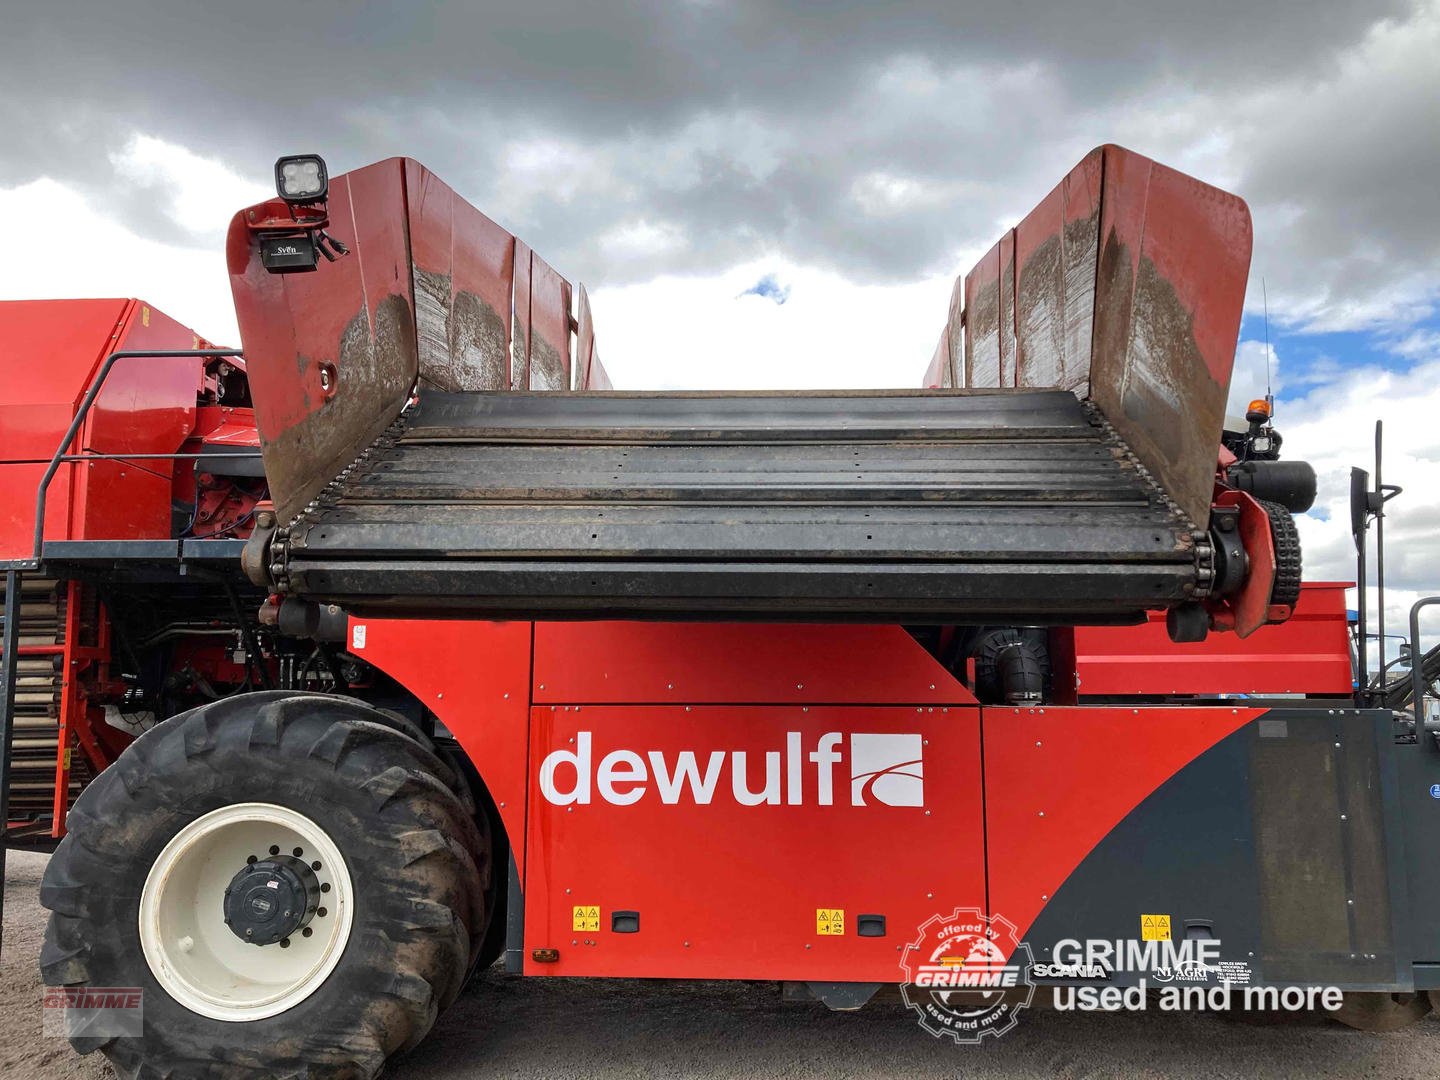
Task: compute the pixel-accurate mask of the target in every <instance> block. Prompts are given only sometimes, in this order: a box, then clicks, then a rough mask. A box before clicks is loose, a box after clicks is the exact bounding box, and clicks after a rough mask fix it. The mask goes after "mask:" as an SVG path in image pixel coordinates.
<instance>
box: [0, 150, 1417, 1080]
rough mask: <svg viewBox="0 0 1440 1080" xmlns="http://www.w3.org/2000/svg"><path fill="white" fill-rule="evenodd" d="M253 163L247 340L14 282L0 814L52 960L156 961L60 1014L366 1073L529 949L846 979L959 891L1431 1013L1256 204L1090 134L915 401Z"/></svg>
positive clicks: (116, 1046) (1014, 949) (260, 1058)
mask: <svg viewBox="0 0 1440 1080" xmlns="http://www.w3.org/2000/svg"><path fill="white" fill-rule="evenodd" d="M277 186H278V191H279V195H280V197H279V198H277V199H275V200H272V201H270V202H267V203H264V204H261V205H258V206H255V207H252V208H249V209H247V210H244V211H242V212H241V213H240V214H238V215H237V216H236V218H235V219H234V222H233V223H232V225H231V230H230V235H229V241H228V249H227V255H228V261H229V268H230V274H231V281H232V286H233V290H234V295H235V301H236V310H237V313H238V315H239V320H240V326H241V332H242V337H243V339H244V343H245V354H244V357H243V359H242V358H241V357H240V356H239V355H238V354H236V353H234V352H233V351H229V350H217V349H208V348H203V347H202V346H204V345H205V343H203V342H201V341H199V340H198V339H197V338H195V337H194V336H193V335H191V334H190V333H189V331H185V330H183V329H181V328H179V327H178V326H177V325H176V324H174V323H172V322H170V320H168V319H166V318H164V317H163V316H160V315H159V314H158V313H157V312H154V311H152V310H150V309H148V308H147V307H146V306H145V305H142V304H139V303H138V302H134V301H114V302H110V301H105V302H101V301H94V302H88V301H87V302H70V303H57V304H56V305H54V306H48V307H47V306H43V305H38V304H9V305H0V349H3V350H4V351H3V352H0V365H3V368H4V370H5V371H6V373H7V386H13V387H15V389H14V390H7V391H6V395H7V397H8V399H9V400H6V401H3V402H0V410H3V411H0V419H3V425H4V426H3V442H0V452H3V454H4V461H3V463H0V484H4V485H5V489H6V492H7V494H8V495H9V498H8V499H7V500H6V505H7V507H8V508H9V509H8V510H7V512H6V513H7V517H6V518H5V519H4V520H3V522H0V526H3V528H0V545H3V549H4V550H3V551H0V554H3V555H5V556H6V557H7V561H6V562H5V569H6V571H7V579H6V581H7V586H6V587H7V593H6V624H5V631H6V634H5V639H4V643H5V653H4V658H5V662H6V668H5V672H6V678H5V687H6V697H7V701H6V709H5V718H6V725H7V727H6V734H7V743H6V745H7V746H9V745H10V743H9V736H10V734H12V733H13V735H14V738H15V742H14V746H15V750H14V758H13V761H9V764H10V765H11V768H10V769H9V770H8V771H7V773H6V775H7V776H8V777H9V780H10V788H11V791H12V807H13V809H12V811H11V813H10V814H9V818H10V819H11V821H12V830H13V829H16V828H21V829H29V830H32V831H35V830H47V829H48V830H49V831H51V832H52V833H54V834H56V835H59V834H60V833H62V832H65V831H67V830H68V835H66V836H65V838H64V840H63V841H62V843H61V844H60V846H59V848H58V850H57V852H56V854H55V856H54V858H53V859H52V861H51V863H50V866H49V869H48V871H47V874H46V878H45V883H44V886H43V890H42V899H43V901H44V902H45V904H46V905H47V906H48V907H49V908H51V910H52V912H53V915H52V918H51V923H50V927H49V930H48V932H47V938H46V944H45V948H44V952H43V955H42V969H43V973H44V976H45V979H46V982H47V983H49V984H51V985H63V986H80V987H85V986H138V987H140V988H141V989H142V991H143V995H144V1022H143V1030H139V1031H136V1032H133V1033H125V1034H114V1033H107V1032H106V1031H104V1030H100V1029H96V1030H95V1031H94V1032H93V1033H87V1032H85V1031H77V1032H76V1033H75V1035H74V1040H73V1041H74V1042H75V1045H76V1046H77V1048H78V1049H80V1050H82V1051H89V1050H93V1049H97V1048H98V1049H101V1050H103V1051H104V1052H105V1053H106V1054H107V1055H108V1056H109V1057H110V1058H111V1060H112V1061H113V1062H115V1064H116V1065H117V1066H118V1067H119V1068H120V1069H121V1070H122V1071H125V1072H127V1073H128V1072H135V1071H137V1070H146V1069H149V1070H154V1071H156V1072H159V1073H164V1072H166V1071H167V1070H168V1071H169V1072H170V1073H171V1074H173V1075H177V1076H180V1075H185V1076H190V1075H194V1076H255V1075H277V1076H278V1075H289V1074H292V1073H294V1072H297V1071H306V1072H307V1075H314V1076H370V1075H375V1074H376V1073H378V1072H379V1070H380V1069H381V1068H382V1067H383V1065H384V1063H385V1061H386V1060H387V1058H389V1057H390V1056H391V1055H393V1054H396V1053H399V1052H401V1051H403V1050H404V1049H406V1048H408V1047H410V1046H413V1045H414V1044H415V1043H416V1042H417V1041H418V1040H419V1039H420V1038H422V1037H423V1036H424V1035H425V1033H426V1032H427V1031H428V1030H429V1029H430V1027H431V1025H432V1024H433V1022H434V1020H435V1017H436V1015H437V1014H438V1012H439V1011H440V1010H441V1009H443V1008H444V1007H446V1006H447V1005H448V1004H449V1003H450V1002H451V1001H453V1000H454V999H455V997H456V995H457V994H458V993H459V991H460V989H461V987H462V985H463V984H464V983H465V981H466V979H467V978H468V977H470V975H471V974H472V973H474V972H475V971H476V970H477V969H480V968H484V967H488V966H489V965H491V964H493V963H494V962H496V961H497V960H499V959H500V958H501V957H502V956H503V958H504V963H505V966H506V968H507V969H508V970H510V971H512V972H518V973H524V974H526V975H535V976H556V975H585V976H641V977H655V978H745V979H773V980H775V981H777V982H780V983H783V984H785V986H786V987H787V988H788V989H790V990H792V991H794V992H796V993H804V994H809V995H813V996H814V997H818V998H820V999H821V1000H823V1001H825V1002H826V1003H827V1004H830V1005H832V1006H834V1007H857V1006H858V1005H859V1004H862V1003H863V1002H864V1001H865V1000H866V999H867V998H868V997H869V995H870V994H871V993H873V991H874V990H875V989H876V988H877V987H878V986H880V985H882V984H884V983H896V982H903V981H905V980H906V976H905V973H904V969H903V968H902V966H901V964H902V961H903V960H905V959H906V957H907V955H908V954H907V952H906V948H905V947H906V945H907V943H909V942H910V941H911V939H912V938H914V937H915V936H916V934H917V932H918V928H920V927H921V926H922V925H923V924H925V923H927V921H929V920H930V919H931V918H932V917H933V916H935V915H937V914H941V915H945V914H949V913H950V912H952V911H955V910H964V909H973V910H974V911H975V912H977V913H984V918H985V919H987V920H993V924H994V925H1001V924H1002V922H1003V924H1004V925H1007V926H1011V927H1013V928H1014V934H1015V942H1014V943H1013V945H1012V946H1007V947H1006V949H1005V951H1006V953H1007V959H1008V960H1009V961H1011V962H1012V963H1013V964H1018V963H1019V957H1020V953H1021V951H1022V950H1024V951H1026V952H1027V954H1028V955H1029V957H1030V958H1031V959H1032V960H1033V961H1034V963H1035V965H1037V966H1034V967H1033V968H1032V969H1031V970H1033V971H1034V972H1042V971H1047V970H1050V971H1052V972H1053V968H1048V967H1047V966H1046V964H1048V961H1049V960H1051V959H1052V958H1053V950H1055V949H1056V947H1057V944H1058V943H1059V942H1060V941H1062V940H1064V939H1086V938H1092V939H1104V940H1109V941H1117V940H1129V939H1140V938H1150V939H1152V940H1153V939H1154V938H1155V937H1156V936H1157V935H1158V929H1157V928H1158V927H1159V925H1160V922H1158V921H1157V920H1161V919H1162V918H1163V926H1164V928H1165V929H1164V937H1165V939H1166V940H1174V941H1199V940H1204V941H1215V942H1218V943H1219V944H1218V945H1217V946H1216V947H1217V948H1218V949H1219V951H1220V955H1221V958H1222V960H1223V962H1224V963H1225V965H1227V967H1226V971H1227V972H1230V973H1231V974H1233V975H1235V976H1236V977H1237V978H1238V975H1239V973H1240V972H1243V973H1244V978H1245V979H1246V980H1248V982H1249V983H1250V984H1251V985H1265V986H1275V987H1286V986H1295V985H1309V984H1328V985H1336V986H1340V987H1342V988H1344V989H1345V990H1347V991H1349V992H1351V993H1352V994H1353V997H1352V999H1351V1000H1350V1002H1349V1003H1348V1004H1347V1006H1346V1010H1345V1011H1343V1012H1342V1018H1344V1019H1347V1020H1349V1021H1351V1022H1355V1023H1362V1024H1368V1026H1372V1027H1375V1026H1393V1025H1394V1024H1396V1023H1398V1022H1400V1021H1402V1020H1405V1019H1410V1018H1413V1017H1416V1016H1419V1015H1423V1014H1424V1013H1425V1012H1426V1011H1428V1010H1429V1007H1430V1003H1429V999H1428V997H1427V995H1426V993H1425V991H1427V990H1429V989H1431V988H1432V987H1440V915H1436V914H1434V913H1433V911H1432V909H1433V905H1429V904H1427V903H1425V902H1424V901H1425V898H1426V897H1427V896H1428V894H1429V884H1430V882H1431V880H1432V878H1433V877H1434V874H1435V871H1434V869H1433V867H1432V865H1431V863H1432V860H1429V859H1428V857H1427V852H1428V844H1429V842H1430V841H1431V838H1432V836H1433V833H1432V831H1431V830H1430V829H1429V824H1430V823H1429V816H1430V815H1433V814H1434V813H1436V812H1437V810H1436V809H1435V807H1436V805H1437V803H1436V800H1435V799H1433V798H1432V797H1431V795H1430V794H1429V791H1430V787H1431V785H1432V784H1440V758H1437V755H1436V750H1437V748H1436V746H1435V742H1434V740H1433V739H1432V738H1431V737H1430V732H1429V730H1428V729H1427V728H1426V727H1425V726H1424V725H1423V723H1422V724H1421V725H1418V727H1417V725H1416V723H1415V722H1414V721H1413V720H1412V719H1407V718H1406V717H1405V716H1404V715H1403V714H1397V713H1395V712H1393V711H1391V710H1389V709H1357V708H1355V707H1354V704H1355V702H1354V699H1353V696H1352V686H1353V682H1352V679H1353V676H1352V673H1351V663H1350V656H1349V650H1350V645H1349V633H1348V628H1347V623H1346V618H1345V611H1344V592H1343V588H1344V587H1343V585H1327V584H1316V585H1309V586H1306V587H1304V588H1302V587H1301V585H1300V579H1299V551H1298V546H1297V544H1296V541H1295V532H1294V524H1293V521H1292V520H1291V517H1290V514H1291V512H1292V511H1301V510H1304V509H1306V508H1307V507H1308V505H1309V500H1310V499H1311V498H1313V494H1314V475H1313V473H1312V472H1309V470H1308V469H1307V468H1306V467H1305V466H1303V465H1299V464H1297V463H1293V462H1280V461H1275V460H1273V458H1274V454H1273V452H1271V451H1270V450H1267V449H1266V447H1267V446H1271V445H1273V442H1274V440H1273V432H1271V431H1270V429H1269V427H1268V420H1267V418H1266V416H1265V415H1264V413H1263V410H1262V411H1257V412H1256V413H1255V414H1254V415H1253V416H1252V417H1251V423H1250V426H1249V429H1248V430H1246V431H1237V432H1228V433H1227V432H1224V431H1223V424H1224V418H1223V406H1224V402H1225V399H1226V395H1227V392H1228V384H1229V377H1230V367H1231V362H1232V358H1233V350H1234V345H1235V341H1236V337H1237V334H1238V329H1239V320H1240V315H1241V307H1242V303H1243V298H1244V290H1245V280H1246V274H1247V268H1248V262H1249V246H1250V233H1249V218H1248V213H1247V211H1246V209H1245V207H1244V204H1243V203H1241V202H1240V201H1239V200H1238V199H1236V198H1234V197H1233V196H1230V195H1227V194H1225V193H1223V192H1220V191H1217V190H1216V189H1214V188H1211V187H1208V186H1206V185H1204V184H1201V183H1199V182H1197V181H1195V180H1193V179H1191V178H1188V177H1185V176H1183V175H1181V174H1179V173H1177V172H1174V171H1173V170H1170V169H1167V168H1165V167H1163V166H1160V165H1157V164H1155V163H1153V162H1151V161H1148V160H1146V159H1144V158H1142V157H1139V156H1138V155H1135V154H1131V153H1128V152H1126V151H1123V150H1120V149H1118V148H1116V147H1105V148H1102V149H1099V150H1096V151H1095V152H1093V153H1092V154H1091V155H1089V156H1088V157H1086V159H1085V160H1084V161H1083V162H1081V163H1080V165H1079V166H1077V168H1076V169H1075V170H1073V171H1072V172H1071V173H1070V174H1069V175H1068V176H1067V177H1066V179H1065V180H1064V181H1063V182H1062V183H1061V185H1060V186H1059V187H1057V188H1056V189H1055V190H1054V191H1053V192H1052V193H1051V194H1050V195H1049V196H1048V197H1047V198H1046V199H1045V200H1044V201H1043V202H1042V203H1041V204H1040V206H1039V207H1037V209H1036V210H1035V211H1034V212H1033V213H1032V214H1031V215H1030V216H1029V217H1027V218H1026V219H1025V220H1024V221H1023V222H1022V223H1021V224H1020V225H1019V226H1017V227H1016V228H1015V229H1014V230H1012V231H1011V232H1009V233H1007V234H1006V236H1005V237H1004V238H1003V239H1002V240H1001V242H1000V243H999V244H998V245H997V246H996V247H995V248H994V249H993V250H992V251H991V252H990V253H989V254H988V255H987V256H986V257H985V259H983V260H982V261H981V263H980V264H979V265H978V266H977V267H976V268H975V269H974V270H973V271H972V272H971V273H969V274H968V275H966V276H965V277H963V278H961V279H960V280H959V281H957V283H956V288H955V292H954V298H953V300H952V304H951V310H950V315H949V319H948V322H947V325H946V329H945V332H944V333H943V335H942V338H941V341H940V345H939V347H938V348H937V350H936V353H935V357H934V360H933V361H932V363H931V366H930V370H929V372H928V374H927V376H926V380H925V381H926V385H927V388H926V389H923V390H914V391H906V390H896V391H884V392H878V391H877V392H859V393H856V392H849V393H839V392H826V391H806V392H803V393H794V394H719V393H715V394H710V393H705V394H701V393H686V394H674V393H666V394H653V393H651V394H647V393H635V392H619V391H613V390H611V389H610V388H609V383H608V380H607V379H606V377H605V373H604V369H603V368H602V367H601V365H600V362H599V359H598V356H597V354H596V350H595V336H594V330H593V326H592V323H591V319H590V312H589V305H588V302H587V300H586V298H585V294H584V290H583V289H580V290H578V291H577V293H576V295H572V289H571V286H570V284H569V283H568V282H566V281H565V280H564V279H563V278H561V277H560V276H559V275H558V274H556V273H555V271H553V270H552V269H551V268H550V267H549V266H548V265H547V264H546V263H545V262H544V261H543V260H541V259H540V258H539V257H538V256H537V255H535V254H534V253H533V252H532V251H531V250H530V249H529V248H528V247H526V246H525V245H524V244H523V243H521V242H520V241H518V240H517V239H515V238H514V237H513V236H511V235H510V234H509V233H507V232H506V231H505V230H503V229H501V228H500V227H499V226H497V225H495V224H494V223H493V222H491V221H489V220H488V219H487V218H485V217H484V216H483V215H481V214H480V213H479V212H478V211H476V210H475V209H474V208H472V207H470V206H469V205H468V204H466V203H465V202H464V201H463V200H462V199H461V198H460V197H459V196H457V195H456V194H455V193H454V192H453V191H451V189H449V188H448V187H446V186H445V185H444V184H443V183H441V182H440V181H439V180H438V179H436V178H435V177H434V176H433V175H431V174H430V173H429V172H427V171H426V170H425V169H424V168H422V167H421V166H420V165H418V164H417V163H415V162H413V161H409V160H403V159H392V160H389V161H385V162H381V163H379V164H376V165H372V166H370V167H368V168H364V169H360V170H357V171H355V172H352V173H348V174H346V175H344V176H339V177H335V178H334V179H333V180H331V179H329V178H328V177H327V176H326V173H325V168H324V164H323V162H321V161H320V160H319V159H318V158H304V157H302V158H292V159H282V160H281V162H280V163H278V164H277ZM322 257H323V261H321V260H322ZM572 312H573V313H574V314H573V315H572ZM17 328H18V329H17ZM170 352H178V353H183V354H184V355H173V356H167V355H165V354H166V353H170ZM130 354H144V355H130ZM12 373H16V374H18V375H19V377H18V378H15V377H12ZM257 446H258V448H259V452H260V453H261V454H262V455H263V465H264V468H263V471H262V470H261V469H259V468H258V467H257V464H258V462H257V459H256V458H255V456H254V454H255V452H256V447H257ZM37 488H38V489H39V490H40V492H41V497H40V499H39V500H38V505H37V499H36V494H35V493H36V490H37ZM32 508H34V509H32ZM1211 630H1216V631H1221V632H1220V633H1216V634H1213V635H1210V634H1209V631H1211ZM11 695H13V696H14V701H15V703H14V705H13V707H12V706H10V705H9V703H8V699H9V697H10V696H11ZM1422 711H1423V710H1420V709H1417V710H1416V712H1417V714H1418V713H1420V712H1422ZM137 734H138V738H134V736H135V735H137ZM132 738H133V741H131V740H132ZM126 744H128V745H126ZM122 746H123V747H124V749H123V750H122V749H121V747H122ZM77 750H78V751H80V752H81V753H82V754H83V760H81V759H77V758H76V756H75V751H77ZM7 760H9V759H7ZM102 770H103V771H102ZM97 774H98V775H97ZM92 775H93V776H94V779H93V781H91V782H90V783H89V785H88V787H85V789H84V791H83V792H82V793H81V794H80V796H79V798H78V799H74V798H73V793H74V791H75V790H76V789H77V788H78V787H79V786H80V784H81V783H82V782H83V781H84V780H86V779H88V778H89V777H90V776H92ZM1435 790H1436V791H1440V787H1437V788H1436V789H1435ZM26 800H28V801H26ZM1147 919H1148V920H1151V921H1150V922H1149V923H1147V922H1146V920H1147ZM1144 975H1145V973H1144V972H1137V971H1134V970H1128V969H1125V968H1123V967H1122V966H1119V965H1117V966H1115V967H1114V968H1113V969H1107V970H1105V971H1103V972H1101V973H1099V975H1097V974H1096V973H1095V972H1093V971H1091V972H1089V973H1087V974H1084V975H1075V976H1065V975H1063V974H1062V975H1054V974H1051V975H1048V976H1043V977H1042V976H1041V975H1038V974H1037V975H1034V976H1033V977H1032V976H1031V974H1030V973H1029V971H1027V973H1026V976H1025V977H1026V983H1027V985H1029V984H1034V983H1038V984H1041V985H1045V984H1047V983H1054V984H1057V985H1061V984H1066V983H1074V982H1076V981H1077V980H1079V981H1086V980H1088V981H1089V982H1091V983H1095V982H1097V981H1098V983H1099V984H1100V985H1107V986H1127V985H1133V984H1134V983H1135V982H1136V981H1137V980H1138V979H1140V978H1142V977H1144Z"/></svg>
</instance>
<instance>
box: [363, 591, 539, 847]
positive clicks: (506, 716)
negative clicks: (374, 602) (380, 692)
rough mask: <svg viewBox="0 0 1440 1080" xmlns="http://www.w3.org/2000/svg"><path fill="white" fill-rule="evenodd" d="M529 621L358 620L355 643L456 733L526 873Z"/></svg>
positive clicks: (367, 656)
mask: <svg viewBox="0 0 1440 1080" xmlns="http://www.w3.org/2000/svg"><path fill="white" fill-rule="evenodd" d="M530 628H531V624H530V623H527V622H506V623H494V622H461V621H458V620H457V621H453V622H451V621H440V622H426V621H422V620H410V619H372V620H352V622H351V623H350V634H349V644H350V649H351V651H353V652H354V653H355V655H356V656H360V657H363V658H364V659H365V660H366V661H368V662H369V663H371V664H374V665H375V666H376V667H378V668H379V669H380V670H381V671H383V672H385V673H386V674H387V675H389V676H390V677H391V678H393V679H395V680H397V681H398V682H399V683H400V684H401V685H403V686H404V687H405V688H406V689H408V690H409V691H410V692H411V693H413V694H415V696H416V697H418V698H419V699H420V700H421V701H422V702H423V703H424V704H425V705H426V706H427V707H429V709H430V710H431V711H432V712H434V713H435V715H436V716H438V717H439V718H440V720H441V722H443V723H444V724H445V726H446V727H447V728H449V730H450V732H451V733H452V734H453V735H454V736H455V738H456V739H457V740H458V741H459V743H460V745H461V746H462V747H463V748H464V750H465V753H466V754H467V755H468V756H469V758H470V760H471V762H472V763H473V764H474V765H475V768H476V769H477V770H478V771H479V773H480V776H481V778H482V779H483V780H484V781H485V786H486V787H487V788H488V789H489V791H490V795H491V797H492V798H494V800H495V805H496V806H497V807H498V808H499V810H500V816H501V818H502V819H503V820H504V822H505V831H506V832H507V833H508V834H509V836H510V838H511V840H512V843H513V848H512V852H513V854H514V856H515V862H516V864H517V865H518V866H519V868H520V872H521V873H522V874H523V873H524V872H525V845H524V842H523V840H522V839H521V838H522V837H524V835H525V783H526V752H527V747H526V728H527V725H528V720H529V718H528V716H527V711H528V709H529V705H530V701H529V679H530Z"/></svg>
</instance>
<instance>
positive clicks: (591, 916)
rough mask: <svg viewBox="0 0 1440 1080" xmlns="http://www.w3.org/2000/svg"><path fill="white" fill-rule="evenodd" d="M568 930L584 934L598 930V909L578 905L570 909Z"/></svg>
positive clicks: (593, 905)
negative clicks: (581, 931) (583, 932)
mask: <svg viewBox="0 0 1440 1080" xmlns="http://www.w3.org/2000/svg"><path fill="white" fill-rule="evenodd" d="M570 929H571V930H583V931H586V932H590V931H596V930H599V929H600V908H599V907H598V906H597V905H595V904H580V905H579V906H577V907H575V908H573V909H571V912H570Z"/></svg>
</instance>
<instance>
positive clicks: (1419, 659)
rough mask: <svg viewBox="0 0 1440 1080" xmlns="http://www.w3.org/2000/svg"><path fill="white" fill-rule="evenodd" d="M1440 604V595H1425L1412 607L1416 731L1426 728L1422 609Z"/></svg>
mask: <svg viewBox="0 0 1440 1080" xmlns="http://www.w3.org/2000/svg"><path fill="white" fill-rule="evenodd" d="M1431 604H1440V596H1424V597H1421V598H1420V599H1419V600H1416V601H1415V603H1414V604H1413V605H1412V606H1411V608H1410V692H1411V693H1412V694H1413V695H1414V696H1415V702H1414V704H1415V731H1416V733H1417V734H1418V733H1420V732H1422V731H1424V730H1425V663H1424V660H1425V654H1424V653H1422V652H1421V651H1420V609H1421V608H1424V607H1429V606H1430V605H1431Z"/></svg>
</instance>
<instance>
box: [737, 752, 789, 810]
mask: <svg viewBox="0 0 1440 1080" xmlns="http://www.w3.org/2000/svg"><path fill="white" fill-rule="evenodd" d="M730 757H731V761H730V786H731V789H732V790H733V791H734V792H735V801H736V802H738V803H739V804H740V805H741V806H759V805H760V804H761V803H769V804H770V805H772V806H774V805H776V804H777V803H779V802H780V751H778V750H771V751H768V752H767V753H766V754H765V786H764V787H763V788H761V789H760V790H759V791H751V790H750V788H749V786H748V785H747V784H746V782H745V763H746V762H747V761H748V760H749V758H748V757H747V756H746V754H745V751H743V750H736V751H735V753H733V754H732V755H730Z"/></svg>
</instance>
